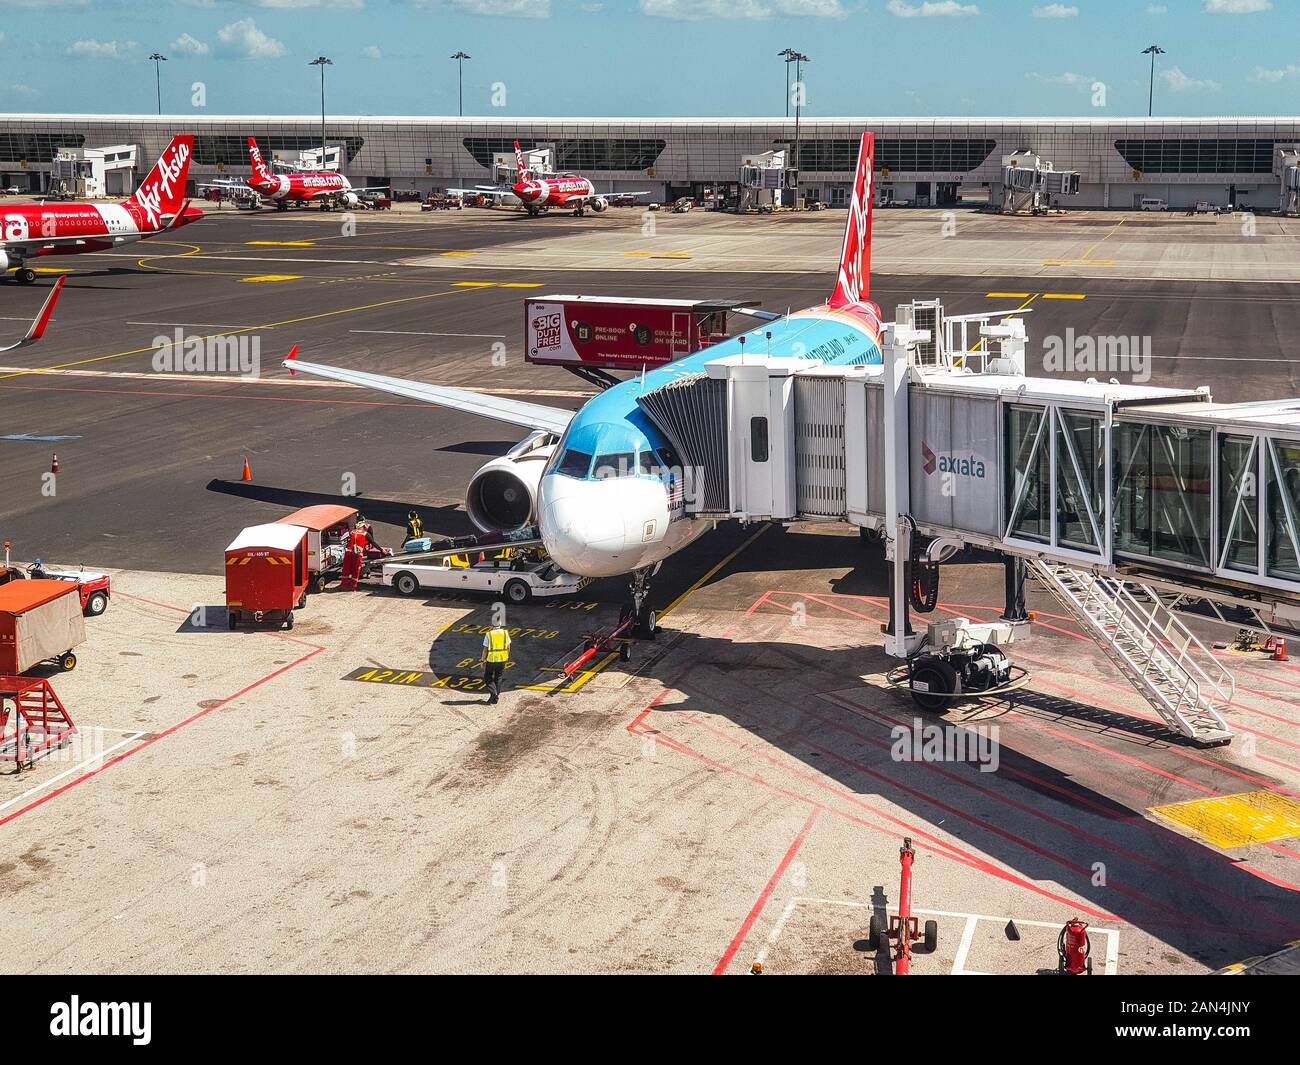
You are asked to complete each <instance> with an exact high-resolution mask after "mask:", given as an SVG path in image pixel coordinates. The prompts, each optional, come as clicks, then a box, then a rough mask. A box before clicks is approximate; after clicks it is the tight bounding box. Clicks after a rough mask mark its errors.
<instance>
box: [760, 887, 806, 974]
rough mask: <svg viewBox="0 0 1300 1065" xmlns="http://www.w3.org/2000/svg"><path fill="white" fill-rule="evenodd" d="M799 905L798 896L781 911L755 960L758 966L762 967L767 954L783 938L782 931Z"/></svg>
mask: <svg viewBox="0 0 1300 1065" xmlns="http://www.w3.org/2000/svg"><path fill="white" fill-rule="evenodd" d="M798 904H799V898H798V896H795V897H794V898H792V899H791V900H790V901H789V902H787V903H786V904H785V909H784V910H782V911H781V916H780V917H778V918H777V919H776V924H774V925H773V926H772V931H771V932H770V933H768V937H767V942H766V943H764V944H763V946H762V949H760V950H759V952H758V955H757V957H755V958H754V963H755V964H756V965H762V964H763V960H764V959H765V958H766V957H767V952H768V951H769V950H770V949H771V948H772V947H774V946H776V941H777V940H778V939H780V938H781V931H782V929H784V928H785V922H786V920H787V919H788V918H789V916H790V914H792V913H794V908H795V906H797V905H798Z"/></svg>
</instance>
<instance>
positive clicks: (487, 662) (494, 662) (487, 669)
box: [478, 625, 510, 705]
mask: <svg viewBox="0 0 1300 1065" xmlns="http://www.w3.org/2000/svg"><path fill="white" fill-rule="evenodd" d="M478 660H479V661H480V662H481V663H482V664H483V680H484V681H485V682H486V684H487V689H488V692H489V693H490V694H489V697H488V704H489V705H491V704H492V703H495V702H496V701H497V699H498V698H499V697H500V695H501V674H502V672H503V671H504V670H505V668H506V663H507V662H509V661H510V633H509V632H507V631H506V628H505V626H504V625H493V626H492V627H491V628H490V629H488V631H487V633H486V634H485V635H484V637H483V651H482V653H481V654H480V655H479V659H478Z"/></svg>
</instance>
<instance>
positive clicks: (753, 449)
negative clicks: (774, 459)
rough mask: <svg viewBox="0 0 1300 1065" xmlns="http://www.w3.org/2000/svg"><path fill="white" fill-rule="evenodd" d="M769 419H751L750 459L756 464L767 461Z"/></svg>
mask: <svg viewBox="0 0 1300 1065" xmlns="http://www.w3.org/2000/svg"><path fill="white" fill-rule="evenodd" d="M767 452H768V448H767V419H766V418H750V419H749V457H750V458H751V459H752V460H753V461H754V462H766V461H767Z"/></svg>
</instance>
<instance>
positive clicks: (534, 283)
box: [501, 281, 542, 288]
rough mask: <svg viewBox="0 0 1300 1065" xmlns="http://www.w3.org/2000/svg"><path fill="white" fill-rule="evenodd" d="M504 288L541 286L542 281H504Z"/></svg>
mask: <svg viewBox="0 0 1300 1065" xmlns="http://www.w3.org/2000/svg"><path fill="white" fill-rule="evenodd" d="M501 287H502V288H541V287H542V282H540V281H502V282H501Z"/></svg>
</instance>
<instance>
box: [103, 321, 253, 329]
mask: <svg viewBox="0 0 1300 1065" xmlns="http://www.w3.org/2000/svg"><path fill="white" fill-rule="evenodd" d="M126 324H127V325H161V326H163V327H164V328H169V329H247V328H249V327H248V326H244V325H216V324H214V323H212V322H127V323H126Z"/></svg>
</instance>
